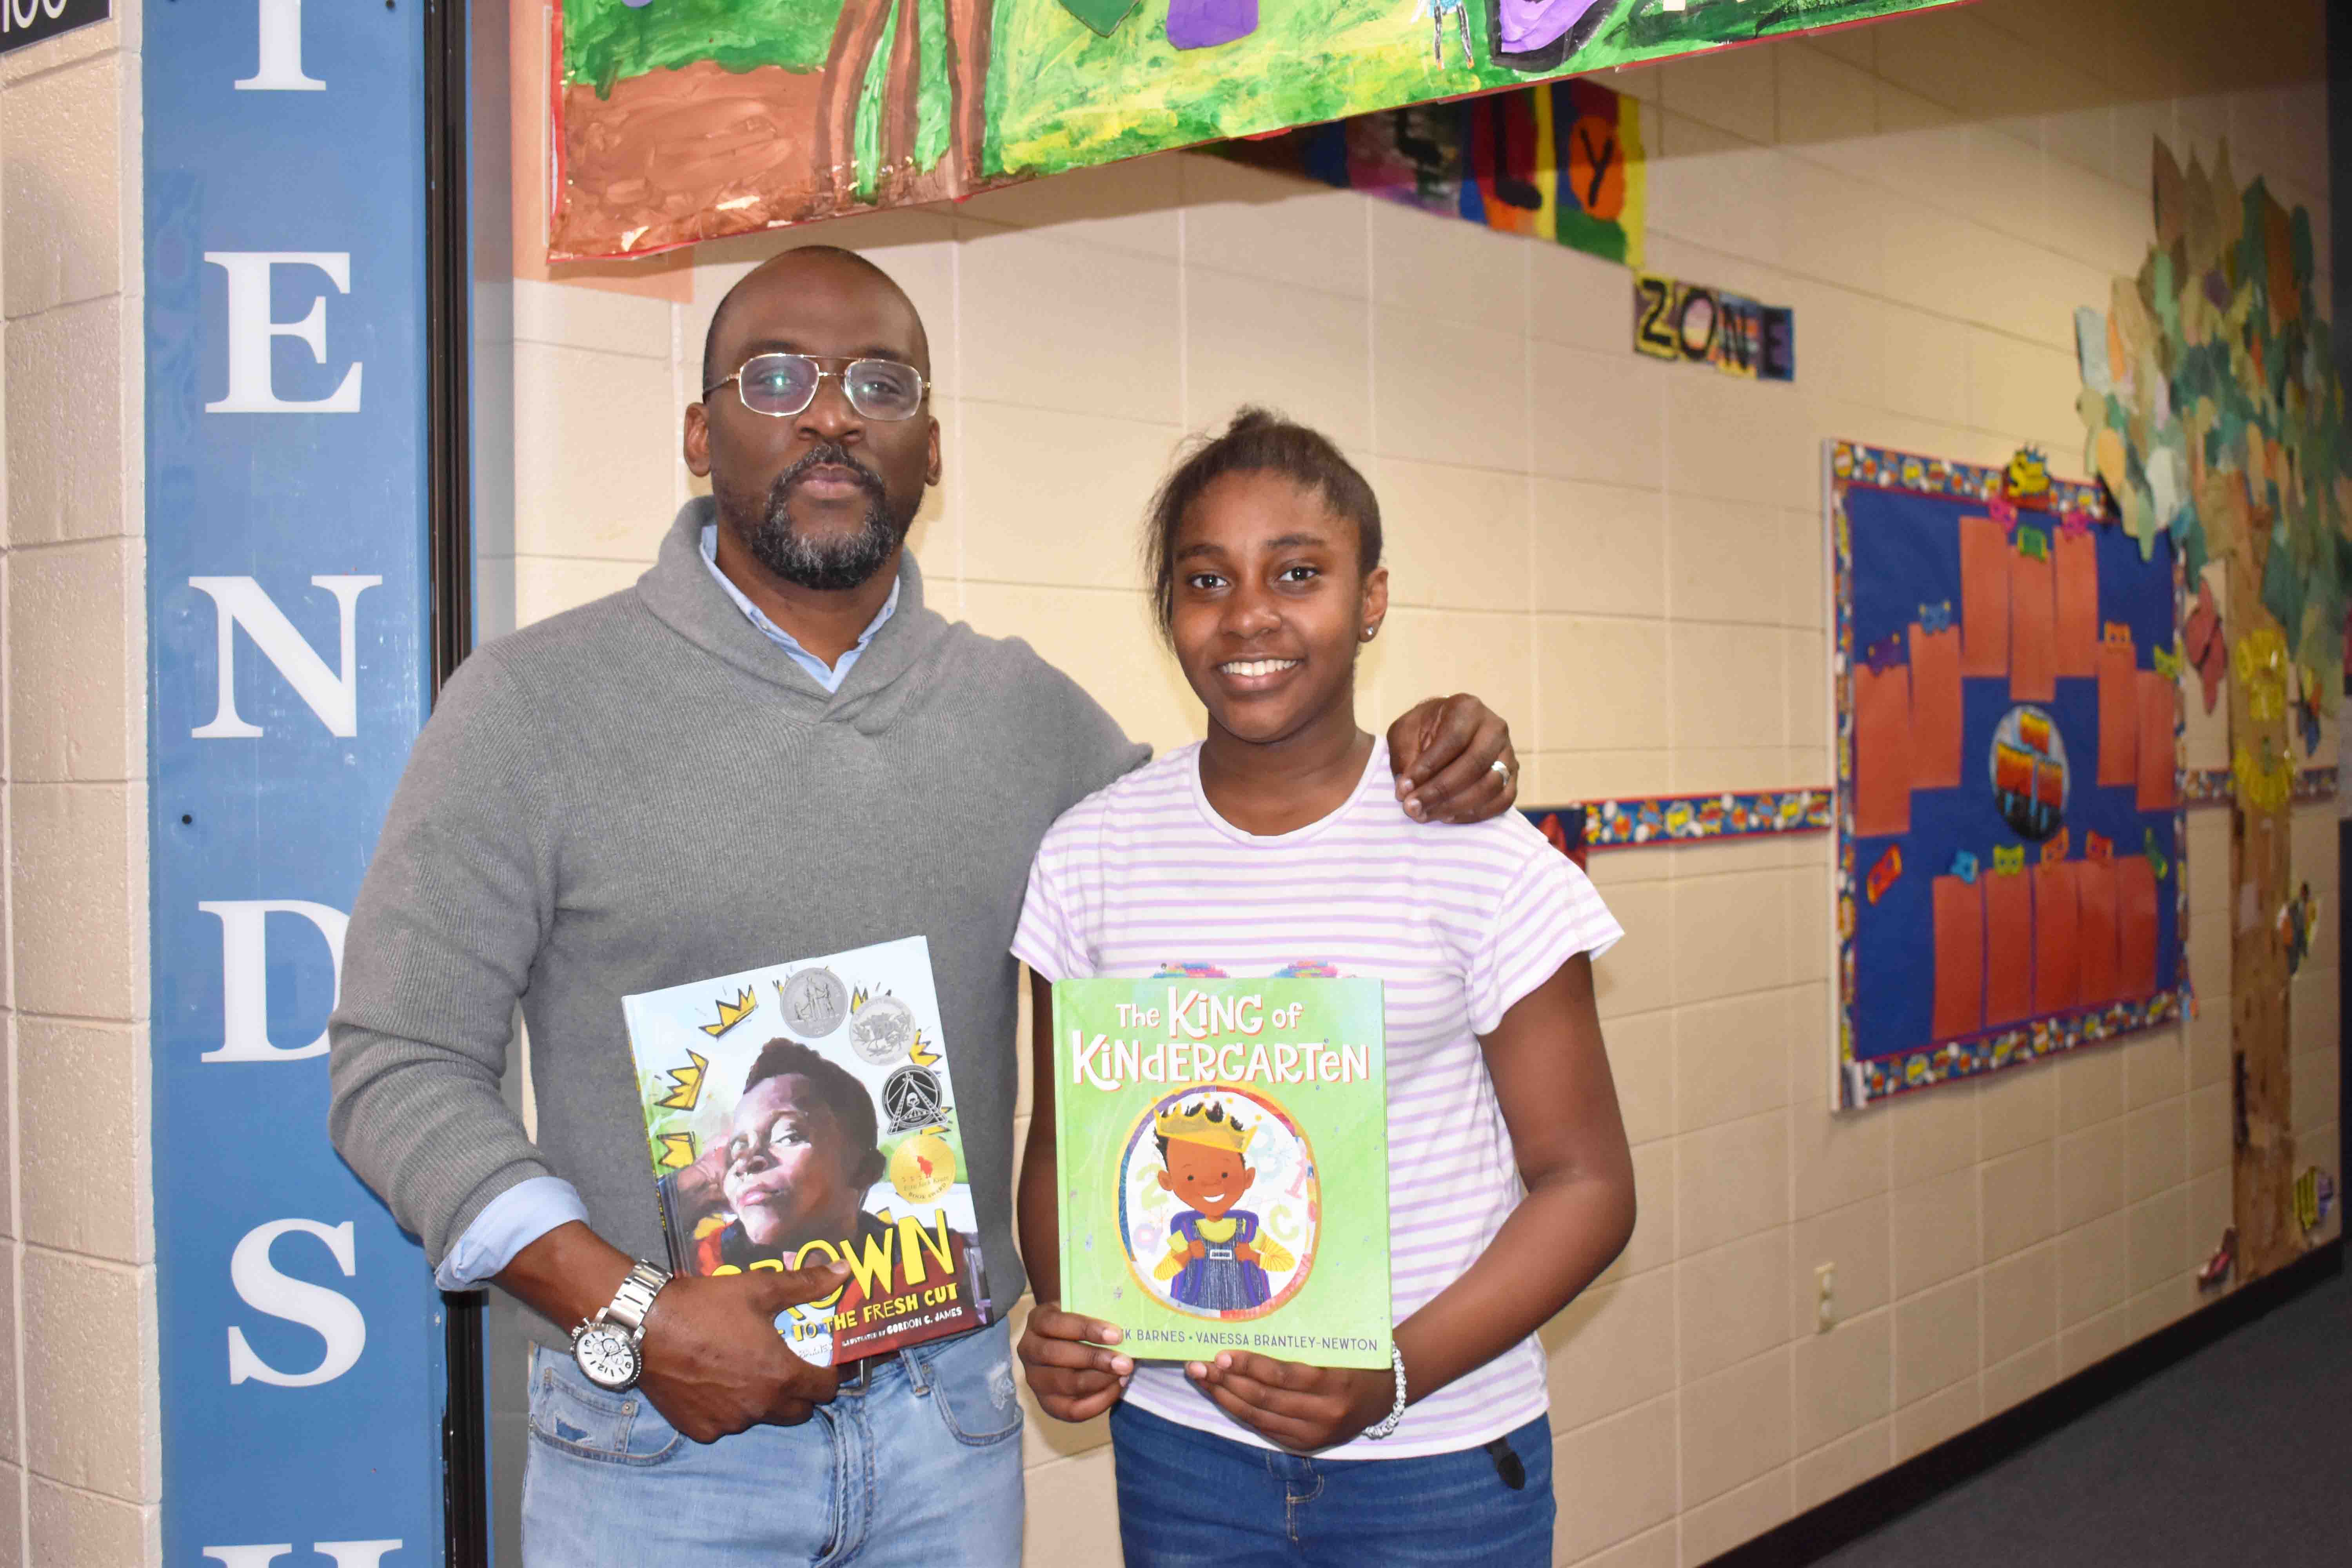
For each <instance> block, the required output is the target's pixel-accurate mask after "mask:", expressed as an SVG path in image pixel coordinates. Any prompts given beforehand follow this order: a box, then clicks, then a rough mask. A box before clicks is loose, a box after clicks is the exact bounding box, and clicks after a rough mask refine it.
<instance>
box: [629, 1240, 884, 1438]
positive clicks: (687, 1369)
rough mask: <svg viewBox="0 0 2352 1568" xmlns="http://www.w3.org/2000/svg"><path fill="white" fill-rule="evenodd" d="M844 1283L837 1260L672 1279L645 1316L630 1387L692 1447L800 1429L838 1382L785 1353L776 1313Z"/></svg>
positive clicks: (846, 1273)
mask: <svg viewBox="0 0 2352 1568" xmlns="http://www.w3.org/2000/svg"><path fill="white" fill-rule="evenodd" d="M848 1279H849V1270H848V1269H846V1268H845V1267H844V1266H843V1265H841V1264H839V1263H832V1264H827V1265H826V1266H825V1267H824V1268H822V1269H801V1270H790V1269H787V1270H768V1269H755V1270H751V1272H749V1273H745V1274H731V1275H727V1276H724V1277H722V1278H719V1279H709V1280H698V1279H694V1278H691V1277H689V1276H687V1275H680V1276H678V1277H677V1279H674V1280H672V1281H670V1282H669V1283H668V1284H667V1285H665V1286H663V1287H662V1289H661V1293H660V1294H658V1295H656V1297H655V1298H654V1306H653V1311H652V1312H648V1313H647V1314H646V1338H645V1343H644V1345H643V1347H642V1348H643V1350H644V1352H645V1358H646V1370H645V1375H644V1377H643V1378H642V1379H640V1380H639V1382H638V1384H637V1386H638V1388H639V1389H641V1390H642V1391H643V1392H644V1394H645V1396H646V1398H647V1399H650V1400H652V1401H653V1405H654V1408H655V1409H656V1410H658V1411H660V1412H661V1413H662V1414H663V1415H664V1416H667V1417H668V1418H669V1424H670V1425H671V1426H673V1427H677V1429H678V1430H679V1431H681V1432H683V1433H685V1434H686V1435H687V1436H688V1437H691V1438H693V1439H694V1440H695V1441H696V1442H698V1443H715V1442H717V1441H718V1440H719V1438H721V1437H727V1436H730V1434H732V1433H736V1432H740V1431H743V1430H746V1429H747V1428H749V1427H756V1426H759V1425H760V1424H761V1423H762V1422H772V1423H773V1424H774V1425H776V1426H779V1427H797V1426H799V1425H800V1424H801V1423H802V1422H803V1421H805V1420H807V1419H808V1418H809V1417H810V1416H812V1415H814V1414H815V1406H819V1405H822V1404H824V1403H826V1402H827V1401H829V1400H831V1399H832V1398H833V1395H834V1390H835V1387H836V1386H837V1385H838V1384H839V1382H840V1378H839V1376H838V1375H836V1374H835V1372H834V1370H833V1369H832V1368H831V1367H829V1366H811V1365H810V1364H808V1363H807V1362H804V1361H803V1360H802V1359H801V1358H800V1357H799V1356H797V1355H794V1354H793V1353H792V1351H791V1349H790V1348H789V1347H787V1346H786V1345H785V1343H784V1339H783V1336H782V1334H780V1333H777V1332H776V1314H777V1313H779V1312H782V1311H783V1310H784V1309H785V1308H786V1307H794V1306H799V1305H801V1304H802V1303H803V1302H805V1301H818V1300H821V1299H823V1298H824V1297H826V1296H829V1295H831V1294H833V1293H834V1292H835V1291H838V1290H840V1289H841V1287H842V1286H843V1285H844V1284H845V1283H846V1282H847V1281H848Z"/></svg>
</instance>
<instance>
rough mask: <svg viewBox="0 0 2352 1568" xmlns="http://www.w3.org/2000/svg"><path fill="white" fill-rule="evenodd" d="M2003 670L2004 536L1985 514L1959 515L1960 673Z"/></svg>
mask: <svg viewBox="0 0 2352 1568" xmlns="http://www.w3.org/2000/svg"><path fill="white" fill-rule="evenodd" d="M2008 673H2009V538H2008V537H2007V536H2006V535H2004V534H2003V533H2002V532H2001V531H2000V524H1999V523H1997V522H1995V521H1993V520H1992V519H1991V518H1990V517H1962V518H1961V519H1960V674H1964V675H2001V674H2008Z"/></svg>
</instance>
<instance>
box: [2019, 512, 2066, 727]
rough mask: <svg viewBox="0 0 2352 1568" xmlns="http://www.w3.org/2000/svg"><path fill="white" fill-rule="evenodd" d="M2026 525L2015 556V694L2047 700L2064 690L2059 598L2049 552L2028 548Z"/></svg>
mask: <svg viewBox="0 0 2352 1568" xmlns="http://www.w3.org/2000/svg"><path fill="white" fill-rule="evenodd" d="M2032 538H2033V532H2032V530H2031V529H2022V528H2021V529H2020V530H2019V538H2018V541H2017V545H2016V547H2015V548H2013V549H2011V552H2010V557H2009V700H2010V701H2011V702H2013V703H2046V702H2048V701H2049V700H2050V699H2051V698H2052V697H2053V696H2055V695H2058V686H2057V680H2058V600H2057V589H2056V585H2055V583H2054V582H2053V578H2052V573H2051V570H2050V560H2049V558H2048V557H2047V556H2046V555H2043V556H2035V555H2031V554H2028V553H2027V547H2028V546H2030V545H2031V544H2032Z"/></svg>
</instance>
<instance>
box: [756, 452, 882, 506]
mask: <svg viewBox="0 0 2352 1568" xmlns="http://www.w3.org/2000/svg"><path fill="white" fill-rule="evenodd" d="M812 468H846V469H848V470H849V471H850V472H851V473H853V474H855V475H856V476H857V484H858V487H859V488H861V489H864V490H867V491H870V492H872V494H873V495H874V497H875V498H876V499H877V500H878V499H880V498H881V497H882V496H883V494H884V489H883V485H882V476H881V475H879V474H877V473H876V472H874V470H873V469H871V468H868V467H867V466H866V465H865V464H863V463H860V462H859V461H858V460H857V459H856V457H854V456H852V455H850V451H849V448H848V447H846V446H844V445H842V444H841V443H839V442H837V441H820V442H818V443H817V444H815V445H814V446H812V447H810V448H809V449H808V450H807V451H806V452H804V453H803V454H802V455H801V458H800V461H798V462H797V463H794V464H793V465H792V466H791V467H789V468H787V469H785V470H784V471H783V472H782V473H781V474H779V475H777V476H776V482H775V484H773V485H772V486H769V489H768V497H769V499H770V500H771V501H772V502H776V501H782V499H783V498H784V497H785V496H786V495H788V494H789V493H790V492H791V490H792V487H793V486H795V485H797V484H799V483H800V482H801V481H802V480H803V479H804V478H806V477H807V476H808V472H809V470H810V469H812Z"/></svg>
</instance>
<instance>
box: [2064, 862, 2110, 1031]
mask: <svg viewBox="0 0 2352 1568" xmlns="http://www.w3.org/2000/svg"><path fill="white" fill-rule="evenodd" d="M2116 951H2117V949H2116V868H2115V862H2114V861H2113V860H2112V859H2111V858H2110V857H2108V856H2106V855H2095V856H2090V857H2087V858H2085V859H2084V860H2083V861H2082V862H2079V863H2078V864H2077V865H2076V866H2075V867H2074V965H2075V968H2074V977H2075V985H2076V988H2077V989H2078V991H2079V992H2080V994H2081V998H2082V1003H2083V1005H2084V1007H2093V1008H2095V1007H2104V1006H2105V1004H2107V1003H2108V1002H2111V1001H2114V1000H2115V999H2116Z"/></svg>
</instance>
